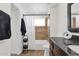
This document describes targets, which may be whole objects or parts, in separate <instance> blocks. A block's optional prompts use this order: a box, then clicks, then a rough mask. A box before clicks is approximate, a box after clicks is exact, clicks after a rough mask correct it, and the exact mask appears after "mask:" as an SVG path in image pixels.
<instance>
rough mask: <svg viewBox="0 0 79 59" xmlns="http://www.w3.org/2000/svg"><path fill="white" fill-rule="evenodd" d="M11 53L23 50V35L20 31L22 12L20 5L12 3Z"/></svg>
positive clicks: (18, 52)
mask: <svg viewBox="0 0 79 59" xmlns="http://www.w3.org/2000/svg"><path fill="white" fill-rule="evenodd" d="M11 18H12V21H11V27H12V29H11V30H12V37H11V53H15V54H20V53H21V52H22V36H21V32H20V28H21V13H20V10H19V9H18V7H17V6H16V5H14V4H11Z"/></svg>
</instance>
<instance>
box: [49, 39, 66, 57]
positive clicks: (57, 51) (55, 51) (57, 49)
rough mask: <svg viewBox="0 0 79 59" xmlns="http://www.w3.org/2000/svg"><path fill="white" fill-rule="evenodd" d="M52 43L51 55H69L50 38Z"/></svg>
mask: <svg viewBox="0 0 79 59" xmlns="http://www.w3.org/2000/svg"><path fill="white" fill-rule="evenodd" d="M49 43H50V52H49V55H50V56H67V54H66V53H65V52H64V51H63V50H62V49H61V48H60V47H58V46H57V45H56V44H55V43H54V42H53V41H52V40H49Z"/></svg>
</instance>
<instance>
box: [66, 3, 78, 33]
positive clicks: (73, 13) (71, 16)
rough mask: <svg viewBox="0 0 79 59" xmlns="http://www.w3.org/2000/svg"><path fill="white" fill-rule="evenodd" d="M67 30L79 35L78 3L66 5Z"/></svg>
mask: <svg viewBox="0 0 79 59" xmlns="http://www.w3.org/2000/svg"><path fill="white" fill-rule="evenodd" d="M67 12H68V13H67V15H68V30H69V31H70V32H75V33H79V3H68V6H67Z"/></svg>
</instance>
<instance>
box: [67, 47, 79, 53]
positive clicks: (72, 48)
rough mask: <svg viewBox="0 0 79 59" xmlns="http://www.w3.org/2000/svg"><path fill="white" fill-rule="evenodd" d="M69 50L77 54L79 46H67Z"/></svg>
mask: <svg viewBox="0 0 79 59" xmlns="http://www.w3.org/2000/svg"><path fill="white" fill-rule="evenodd" d="M68 48H69V49H71V50H72V51H73V52H75V53H77V54H79V45H69V46H68Z"/></svg>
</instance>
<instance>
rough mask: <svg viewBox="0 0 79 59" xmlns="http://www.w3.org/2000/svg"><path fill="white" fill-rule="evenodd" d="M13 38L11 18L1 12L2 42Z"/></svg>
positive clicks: (0, 38)
mask: <svg viewBox="0 0 79 59" xmlns="http://www.w3.org/2000/svg"><path fill="white" fill-rule="evenodd" d="M10 37H11V24H10V16H9V15H8V14H7V13H5V12H3V11H2V10H0V40H3V39H9V38H10Z"/></svg>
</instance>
